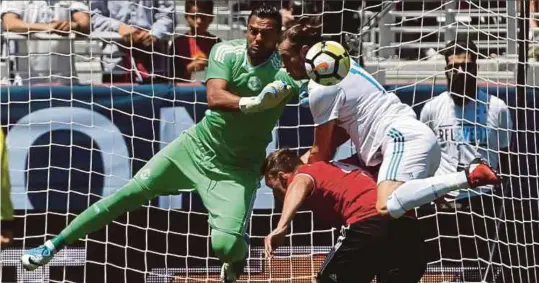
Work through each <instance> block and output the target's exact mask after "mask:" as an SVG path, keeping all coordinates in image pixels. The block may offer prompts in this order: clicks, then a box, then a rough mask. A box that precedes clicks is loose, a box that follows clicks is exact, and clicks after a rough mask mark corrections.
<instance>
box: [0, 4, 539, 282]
mask: <svg viewBox="0 0 539 283" xmlns="http://www.w3.org/2000/svg"><path fill="white" fill-rule="evenodd" d="M8 2H9V4H6V3H8ZM19 2H21V3H19ZM22 2H23V1H1V3H2V13H3V15H5V14H8V13H11V14H15V15H18V16H19V18H20V19H22V20H23V21H36V19H38V20H39V21H41V22H50V21H51V20H54V19H56V20H58V19H65V20H75V16H74V11H85V8H84V6H85V5H89V3H88V1H81V2H80V3H77V4H76V5H75V6H70V5H74V4H73V3H74V2H76V1H59V2H57V1H33V2H34V3H33V4H32V5H34V6H28V4H22ZM30 2H32V1H30ZM135 2H136V1H135ZM194 2H195V3H196V4H195V6H197V8H193V7H191V6H189V5H186V1H168V3H169V4H167V1H138V2H137V3H136V4H135V3H132V4H129V1H108V4H103V3H105V1H96V3H98V4H95V3H94V4H93V5H94V6H91V7H90V11H92V12H91V14H92V21H93V24H92V28H91V30H90V31H89V32H88V33H87V32H86V31H83V30H77V31H72V32H67V33H59V34H58V33H47V32H32V33H31V34H30V33H28V32H20V30H8V29H7V28H6V25H9V24H13V23H7V22H6V20H7V18H8V17H3V19H2V20H3V23H2V31H1V39H2V45H1V46H2V56H1V61H0V78H1V83H2V84H1V86H0V117H1V119H2V123H1V125H2V126H3V131H4V133H6V135H7V136H6V145H7V149H8V150H7V153H8V165H9V177H10V180H11V192H10V194H4V193H2V199H1V204H0V205H1V206H2V207H0V208H1V210H2V212H3V211H4V210H5V209H6V208H7V204H6V203H8V202H7V200H6V199H7V196H10V199H11V201H12V204H13V207H14V209H15V215H14V219H13V221H9V217H7V218H4V217H5V216H4V214H3V215H2V217H3V218H2V223H1V226H0V229H1V231H2V234H3V235H4V234H8V233H7V232H8V231H10V232H12V234H13V241H12V242H11V244H10V245H9V246H6V247H4V246H2V248H1V249H0V268H1V272H0V281H1V282H212V281H213V282H218V278H219V271H220V266H221V263H220V262H219V260H218V259H217V257H216V256H215V255H214V253H213V252H212V251H211V244H210V233H209V228H208V225H207V218H208V215H207V211H206V210H205V209H204V207H203V205H202V202H201V201H200V199H199V197H198V196H197V195H196V194H190V193H184V194H182V195H177V196H161V197H159V198H157V199H155V200H152V201H151V202H148V203H147V204H146V205H144V206H143V207H141V208H140V209H137V210H135V211H132V212H130V213H128V214H126V215H123V216H121V217H120V218H118V219H117V220H116V221H114V223H112V224H110V225H108V226H107V227H105V228H103V229H101V230H99V231H98V232H96V233H92V234H90V235H88V236H87V237H86V238H84V239H82V240H81V241H79V242H77V243H74V244H73V245H69V246H68V247H67V248H65V249H63V250H62V251H61V252H60V253H59V254H58V255H57V256H56V257H55V259H54V260H53V261H51V262H50V263H49V264H48V265H47V266H45V267H42V268H39V269H37V270H36V271H33V272H27V271H25V270H24V269H23V268H22V266H21V265H20V264H19V261H18V259H19V257H20V255H21V254H22V251H23V250H25V249H28V248H33V247H36V246H38V245H40V244H42V243H43V242H44V241H45V240H48V239H50V238H52V237H53V236H55V235H57V234H58V233H59V232H60V231H61V230H62V229H63V228H64V227H65V226H66V225H67V224H68V223H69V222H70V221H71V220H72V219H73V218H74V217H75V216H76V215H78V214H80V212H81V211H83V210H84V209H85V208H87V207H88V206H89V205H91V204H92V203H94V202H96V201H98V200H99V199H101V198H103V197H106V196H108V195H110V194H112V193H113V192H115V191H116V190H118V189H119V188H120V187H121V186H122V185H124V184H125V183H126V182H127V181H128V180H129V179H130V178H131V177H132V176H133V175H134V174H135V173H137V172H138V170H139V169H140V168H141V167H142V166H143V165H144V164H145V162H146V161H148V160H149V159H150V158H151V157H152V156H153V155H155V154H156V153H157V152H158V151H159V150H160V149H161V148H163V147H164V146H165V145H166V144H168V143H169V142H171V141H172V140H173V139H174V138H175V137H177V136H178V135H179V134H180V133H181V132H182V131H183V130H185V129H188V128H189V127H190V126H192V125H193V124H194V123H196V122H197V121H199V120H200V119H201V118H202V117H203V115H204V111H205V110H206V109H207V105H206V97H205V89H204V87H203V85H202V84H201V81H202V80H203V78H204V68H205V62H207V49H209V48H210V47H211V45H212V44H214V43H215V42H217V38H219V39H221V40H230V39H237V38H243V36H244V34H245V32H246V30H247V28H246V25H247V19H248V15H249V13H250V9H251V8H252V7H253V6H255V5H256V4H257V3H258V2H259V1H248V0H245V1H236V0H234V1H233V0H230V1H214V2H215V5H214V6H213V9H212V10H211V11H206V10H204V8H203V6H204V5H205V4H204V3H206V2H208V1H201V0H198V1H194ZM270 2H272V3H276V4H278V5H281V6H282V7H283V10H282V12H283V16H284V17H285V18H286V19H287V24H286V25H291V24H293V23H295V22H296V21H297V20H299V19H301V18H308V19H310V20H311V21H312V22H313V23H319V24H320V26H321V29H322V33H323V34H324V36H325V37H326V38H327V39H331V40H336V41H340V42H341V43H343V45H345V46H346V48H348V50H349V51H350V54H351V55H352V56H353V57H354V59H357V60H359V61H360V62H361V63H362V64H363V65H364V66H365V69H366V70H367V71H368V72H370V73H371V74H373V75H374V76H375V77H376V78H377V79H378V80H379V81H380V82H381V83H382V84H384V85H386V86H387V88H388V89H391V90H393V91H394V92H395V93H396V94H397V95H398V96H399V97H400V98H401V100H402V101H403V102H405V103H407V104H409V105H411V106H412V107H413V109H414V110H415V111H416V112H417V113H418V114H419V112H420V111H421V109H422V107H423V106H424V104H425V103H426V102H427V101H428V100H429V99H431V98H433V97H435V96H437V95H438V94H440V93H441V92H443V91H444V90H445V89H446V83H447V82H446V79H445V66H446V62H445V58H444V56H443V55H441V50H443V49H444V47H445V45H446V43H447V42H449V41H450V40H453V39H455V38H459V37H462V36H466V37H468V38H469V39H472V40H473V41H474V42H475V44H476V45H477V47H478V49H479V50H478V51H479V53H478V54H477V56H478V68H479V71H478V74H477V82H478V87H479V88H480V89H482V90H483V91H485V92H488V93H489V94H491V95H494V96H497V97H499V98H500V99H502V100H503V101H504V102H505V103H506V104H507V105H508V107H509V109H510V111H511V115H512V119H513V121H514V123H513V128H512V129H511V134H512V145H511V147H510V156H511V157H512V158H513V159H512V160H513V162H512V163H511V164H510V166H509V171H507V172H503V175H504V178H505V181H504V183H503V184H502V186H501V187H499V188H496V189H495V190H493V191H488V192H479V193H469V194H463V195H464V197H462V198H461V199H460V200H458V201H449V202H448V203H446V204H443V205H434V204H432V205H426V206H424V207H421V208H419V209H417V210H416V214H417V215H418V218H419V219H420V221H421V226H422V229H423V231H422V233H423V234H424V236H425V241H426V247H427V251H426V254H427V258H428V262H429V264H428V267H427V270H426V272H425V275H424V277H423V279H422V282H429V283H430V282H433V283H434V282H436V283H438V282H537V281H539V277H538V273H539V260H538V258H539V239H537V238H536V237H538V236H537V235H539V228H538V227H539V196H538V190H539V189H538V185H539V184H538V182H537V178H538V166H539V165H538V155H537V148H538V138H539V137H538V136H537V130H538V129H537V125H536V123H537V121H538V119H539V118H538V117H537V114H538V113H537V104H536V98H537V95H536V90H535V87H536V82H537V81H538V80H539V77H538V75H537V74H539V69H538V66H539V65H538V63H536V61H537V60H538V59H539V49H536V48H537V47H538V46H539V44H537V43H538V42H539V41H538V40H539V29H537V28H536V23H535V21H530V18H531V19H533V18H538V19H539V17H538V16H539V13H538V14H535V11H536V10H537V9H534V8H539V7H535V4H534V1H526V3H525V4H522V2H520V1H504V0H496V1H486V0H474V1H464V0H462V1H457V0H453V1H451V0H437V1H435V0H414V1H370V0H369V1H359V0H358V1H314V0H313V1H310V0H302V1H270ZM79 4H80V5H79ZM152 4H153V5H156V6H153V7H149V6H148V7H146V6H144V5H152ZM25 5H26V6H25ZM159 5H162V6H159ZM167 5H169V6H167ZM521 5H524V6H525V8H526V10H522V9H521V8H520V7H521ZM186 8H187V10H186ZM100 9H101V10H100ZM105 11H106V12H105ZM195 12H196V14H195ZM85 13H88V12H85ZM96 14H99V15H101V16H102V17H101V18H99V19H97V18H98V17H97V16H96ZM127 14H130V15H131V16H130V17H131V18H136V19H137V20H132V22H128V23H126V27H130V26H131V27H134V28H136V29H135V31H133V34H132V36H131V37H125V36H122V35H120V34H119V33H118V32H117V31H118V30H117V29H116V30H114V28H113V27H114V26H116V25H118V24H119V22H116V20H114V19H111V18H110V17H112V16H113V15H117V16H118V17H120V18H121V17H122V15H123V16H125V17H127V16H126V15H127ZM211 14H213V17H211V19H212V21H211V23H210V24H209V28H208V32H209V33H200V34H198V32H197V33H195V34H192V33H190V32H189V31H190V28H189V24H190V23H193V22H197V21H199V22H203V21H205V20H207V19H208V17H209V16H212V15H211ZM125 17H124V18H125ZM41 18H43V19H41ZM127 18H129V17H127ZM149 29H151V30H152V33H150V34H149V35H150V36H156V38H157V37H159V40H155V41H151V40H150V42H151V43H150V44H146V45H145V44H143V43H140V42H139V43H135V40H138V39H135V37H137V36H144V34H146V33H145V32H141V31H145V30H146V31H147V30H149ZM167 29H170V31H166V30H167ZM159 31H165V32H163V33H162V34H161V33H159ZM141 34H142V35H141ZM126 38H127V40H126ZM193 39H196V40H193ZM143 41H144V40H141V42H143ZM119 62H121V63H119ZM192 62H195V63H192ZM475 103H476V104H480V103H481V102H480V101H476V102H475ZM477 126H480V125H476V127H477ZM312 130H313V122H312V117H311V115H310V112H309V109H308V108H304V107H301V106H300V105H299V103H298V102H297V101H292V102H291V103H290V104H289V105H288V106H287V108H286V110H285V113H284V114H283V116H282V118H281V120H280V122H279V124H278V125H277V126H276V128H275V130H274V132H273V137H274V140H273V141H272V143H271V144H270V145H269V146H268V150H267V151H268V153H269V152H271V151H273V150H275V149H276V148H280V147H290V148H292V149H296V150H297V151H298V153H303V152H304V151H305V150H306V149H307V148H308V147H309V146H310V145H311V144H312V141H313V137H312ZM474 146H476V145H474ZM476 149H477V150H483V151H487V152H488V151H495V150H493V149H492V148H490V147H489V146H488V145H481V144H480V145H477V146H476ZM353 153H354V151H353V149H352V146H351V144H350V143H346V144H345V145H343V146H341V147H340V148H339V150H338V152H337V155H336V157H335V158H337V159H338V158H346V157H348V156H350V155H351V154H353ZM2 174H4V172H2ZM5 189H6V188H2V190H5ZM468 192H469V191H468ZM223 205H231V204H223ZM279 216H280V206H279V205H278V204H276V203H274V201H273V195H272V193H271V191H270V190H269V189H268V188H267V187H266V186H265V185H264V184H263V182H261V188H260V189H259V190H258V192H257V199H256V201H255V203H254V207H253V213H252V217H251V218H250V219H249V225H248V227H247V233H248V234H249V235H250V241H249V245H250V249H249V256H248V261H247V266H246V268H245V274H244V275H243V276H242V280H241V281H242V282H312V281H313V280H314V279H315V276H316V273H317V272H318V270H319V268H320V265H321V263H322V261H323V260H324V258H325V256H326V254H327V253H328V252H329V250H330V248H331V247H332V246H333V245H334V244H335V243H336V237H337V235H338V233H339V230H338V228H333V227H331V225H329V224H327V223H322V222H320V221H319V220H318V219H317V217H316V215H315V214H313V213H312V212H311V211H308V210H305V211H301V212H300V213H299V215H298V216H297V217H296V218H295V220H294V222H293V225H292V227H291V229H290V234H289V236H288V237H287V239H286V242H285V244H284V245H283V246H282V247H281V248H279V249H278V250H277V251H276V255H275V257H274V258H273V259H272V260H271V261H270V260H266V259H265V258H264V252H263V244H264V237H265V236H266V235H267V234H268V233H269V232H270V231H271V230H272V229H273V228H275V226H276V224H277V221H278V219H279ZM413 257H414V255H410V258H413ZM357 268H358V269H361V266H358V267H357Z"/></svg>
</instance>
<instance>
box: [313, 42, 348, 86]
mask: <svg viewBox="0 0 539 283" xmlns="http://www.w3.org/2000/svg"><path fill="white" fill-rule="evenodd" d="M305 69H306V70H307V75H308V76H309V78H311V79H312V80H313V81H315V82H316V83H319V84H321V85H325V86H330V85H336V84H338V83H339V82H340V81H342V79H344V77H346V75H347V74H348V71H349V70H350V56H348V52H346V49H344V47H342V45H340V44H339V43H337V42H335V41H321V42H318V43H317V44H315V45H313V46H312V47H311V49H309V51H308V52H307V56H306V57H305Z"/></svg>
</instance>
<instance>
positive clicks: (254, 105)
mask: <svg viewBox="0 0 539 283" xmlns="http://www.w3.org/2000/svg"><path fill="white" fill-rule="evenodd" d="M291 90H292V87H291V86H289V85H287V84H286V83H285V82H282V81H274V82H272V83H269V84H268V85H266V87H264V89H262V91H261V92H260V94H259V95H258V96H252V97H242V98H240V110H241V111H242V112H244V113H252V112H260V111H264V110H266V109H269V108H273V107H275V106H277V105H279V104H280V103H281V102H282V101H283V99H284V98H285V97H287V96H288V95H289V94H290V92H291Z"/></svg>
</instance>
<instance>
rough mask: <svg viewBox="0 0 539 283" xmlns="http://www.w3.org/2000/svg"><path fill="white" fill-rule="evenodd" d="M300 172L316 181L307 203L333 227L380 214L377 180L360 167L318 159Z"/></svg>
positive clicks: (297, 173) (299, 172) (302, 167)
mask: <svg viewBox="0 0 539 283" xmlns="http://www.w3.org/2000/svg"><path fill="white" fill-rule="evenodd" d="M298 175H308V176H310V177H311V178H312V179H313V180H314V189H313V192H312V194H311V195H310V196H309V197H308V198H307V200H306V202H305V204H306V205H307V206H308V207H309V208H310V209H311V210H312V211H314V213H315V215H317V217H320V218H322V219H323V220H324V221H327V222H328V223H330V224H331V225H333V226H336V225H339V226H340V225H343V224H352V223H354V222H357V221H359V220H362V219H365V218H368V217H371V216H374V215H377V214H378V212H377V211H376V181H375V180H374V178H373V177H372V176H371V175H369V174H368V173H367V172H366V171H364V170H362V169H360V168H359V167H356V166H353V165H349V164H346V163H342V162H333V163H325V162H315V163H313V164H308V165H303V166H301V167H300V168H299V169H298V170H297V172H296V174H295V175H294V178H295V177H296V176H298Z"/></svg>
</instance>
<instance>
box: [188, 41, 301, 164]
mask: <svg viewBox="0 0 539 283" xmlns="http://www.w3.org/2000/svg"><path fill="white" fill-rule="evenodd" d="M210 79H224V80H226V81H227V82H228V85H227V90H228V91H229V92H231V93H233V94H236V95H238V96H241V97H248V96H257V95H258V94H259V93H260V91H261V90H262V89H263V88H264V87H265V86H266V85H267V84H268V83H271V82H273V81H275V80H282V81H284V82H286V83H287V84H289V85H291V86H292V89H293V91H292V92H291V95H290V97H292V96H293V95H298V93H299V88H300V84H299V82H296V81H294V80H293V79H292V78H290V77H289V76H288V74H287V73H286V72H285V71H284V70H281V58H280V56H279V54H278V53H277V52H275V53H274V54H273V55H271V57H270V58H269V59H268V60H267V61H266V62H264V63H262V64H260V65H258V66H252V65H251V64H250V63H249V60H248V58H247V41H246V40H245V39H238V40H231V41H226V42H222V43H219V44H216V45H215V46H214V47H213V48H212V50H211V52H210V56H209V65H208V70H207V74H206V81H208V80H210ZM290 97H288V98H286V99H284V100H283V102H282V103H281V104H280V105H278V106H277V107H274V108H271V109H268V110H265V111H262V112H258V113H249V114H245V113H242V112H230V111H223V110H214V109H213V110H212V109H208V110H206V113H205V117H204V119H203V120H202V121H201V122H200V123H199V124H198V125H197V126H196V133H197V136H198V137H199V138H200V139H201V141H202V142H203V143H204V144H205V145H206V146H207V147H208V148H210V149H212V150H213V151H215V153H216V156H217V157H216V158H218V161H220V162H219V163H221V164H225V165H230V166H234V167H236V166H238V167H244V168H245V167H248V168H250V167H251V166H253V169H254V168H256V169H258V166H260V164H261V163H262V161H263V160H264V158H265V156H266V147H267V146H268V144H269V142H271V140H272V134H271V132H272V129H273V127H274V126H275V124H276V123H277V121H278V120H279V117H280V116H281V113H282V112H283V110H284V107H285V106H286V103H287V101H288V100H289V99H290Z"/></svg>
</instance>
